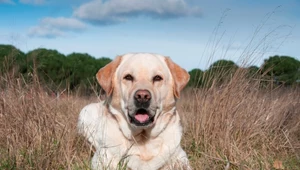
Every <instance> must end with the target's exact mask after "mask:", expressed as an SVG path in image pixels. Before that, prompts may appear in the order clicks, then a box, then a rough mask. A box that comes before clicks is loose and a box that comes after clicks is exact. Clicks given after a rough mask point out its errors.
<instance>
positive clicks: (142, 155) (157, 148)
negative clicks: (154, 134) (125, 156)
mask: <svg viewBox="0 0 300 170" xmlns="http://www.w3.org/2000/svg"><path fill="white" fill-rule="evenodd" d="M162 146H163V140H162V139H160V138H157V139H152V140H151V139H150V140H149V141H146V142H142V143H134V144H133V145H132V147H131V149H130V152H129V153H130V154H131V155H135V156H137V157H138V158H139V159H140V160H142V161H150V160H151V159H153V158H154V157H156V156H159V154H161V149H162Z"/></svg>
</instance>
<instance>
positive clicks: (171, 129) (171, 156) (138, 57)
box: [78, 53, 191, 170]
mask: <svg viewBox="0 0 300 170" xmlns="http://www.w3.org/2000/svg"><path fill="white" fill-rule="evenodd" d="M96 76H97V80H98V82H99V83H100V85H101V87H102V88H103V89H104V90H105V92H106V95H107V99H106V100H105V101H102V102H100V103H93V104H90V105H87V106H85V107H84V108H83V109H82V111H81V112H80V115H79V121H78V129H79V132H80V133H81V134H83V136H85V137H86V138H87V140H88V141H89V142H90V143H91V144H92V145H93V146H94V147H95V148H96V152H95V154H94V156H93V158H92V168H93V169H98V170H100V169H128V170H157V169H191V168H190V165H189V163H188V159H187V155H186V153H185V152H184V151H183V149H182V148H181V146H180V140H181V136H182V127H181V124H180V118H179V115H178V113H177V110H176V100H177V99H178V98H179V96H180V91H181V90H182V89H183V88H184V87H185V85H186V84H187V82H188V80H189V74H188V73H187V72H186V71H185V70H184V69H182V68H181V67H179V66H178V65H177V64H175V63H174V62H173V61H171V59H170V58H168V57H164V56H161V55H158V54H148V53H136V54H126V55H123V56H118V57H116V59H115V60H113V61H112V62H111V63H109V64H108V65H106V66H105V67H103V68H101V69H100V70H99V71H98V73H97V75H96Z"/></svg>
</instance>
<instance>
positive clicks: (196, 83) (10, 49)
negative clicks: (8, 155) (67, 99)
mask: <svg viewBox="0 0 300 170" xmlns="http://www.w3.org/2000/svg"><path fill="white" fill-rule="evenodd" d="M109 62H111V59H109V58H97V59H96V58H94V57H93V56H91V55H89V54H86V53H72V54H69V55H67V56H65V55H64V54H61V53H59V52H58V51H56V50H49V49H43V48H40V49H35V50H33V51H30V52H28V53H27V54H24V53H23V52H22V51H20V50H19V49H17V48H15V47H14V46H12V45H0V74H2V73H10V74H9V75H10V76H17V75H18V74H19V73H20V74H22V76H23V77H24V78H25V80H31V79H32V80H35V79H36V78H37V79H38V82H39V83H42V85H43V87H46V89H48V90H50V91H52V92H58V91H62V90H65V89H70V90H76V91H77V92H80V93H81V94H84V95H89V94H90V93H93V92H94V91H95V90H98V89H99V88H100V86H99V85H98V83H97V81H96V78H95V75H96V73H97V71H98V70H99V69H100V68H102V67H104V66H105V65H106V64H108V63H109ZM238 68H239V67H238V66H237V65H236V64H235V63H234V62H233V61H230V60H218V61H216V62H214V63H213V64H211V65H210V67H209V68H208V69H207V70H205V71H202V70H200V69H193V70H191V71H190V72H189V74H190V81H189V83H188V86H189V87H197V88H199V87H211V86H212V85H213V84H214V85H217V86H219V85H222V84H224V83H228V82H229V81H230V80H231V78H232V77H233V76H234V74H235V73H236V71H237V69H238ZM242 69H245V70H246V71H247V74H246V77H247V78H249V79H253V78H255V79H256V78H259V77H260V76H261V75H263V76H264V80H267V81H274V83H275V84H285V85H291V84H297V83H298V84H300V61H298V60H297V59H295V58H292V57H289V56H273V57H270V58H268V59H266V60H265V61H264V64H263V65H262V66H261V68H259V67H257V66H250V67H248V68H242Z"/></svg>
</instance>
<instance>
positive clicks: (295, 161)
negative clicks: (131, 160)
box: [0, 69, 300, 170]
mask: <svg viewBox="0 0 300 170" xmlns="http://www.w3.org/2000/svg"><path fill="white" fill-rule="evenodd" d="M245 77H246V76H245V73H244V72H243V70H240V69H238V70H237V71H236V72H235V73H234V75H233V76H232V79H231V80H230V81H229V82H228V83H226V84H223V85H222V86H214V85H212V86H211V87H210V88H202V89H191V88H190V89H185V90H184V91H183V93H182V97H181V99H180V100H179V102H178V104H177V107H178V110H179V111H180V114H181V119H182V124H183V127H184V135H183V138H182V146H183V148H184V150H185V151H186V152H187V153H188V156H189V160H190V162H191V164H192V167H193V168H194V169H197V170H198V169H199V170H201V169H203V170H205V169H207V170H210V169H225V170H228V169H291V170H294V169H295V170H296V169H300V90H299V89H297V88H285V87H277V88H271V86H270V88H268V87H265V88H260V84H261V81H260V80H259V79H256V80H252V79H249V78H245ZM0 82H1V86H0V95H1V97H0V169H89V168H90V160H91V157H92V155H93V152H94V150H93V148H92V147H90V145H89V144H88V143H87V141H85V140H84V139H83V137H81V136H79V135H78V134H77V130H76V124H77V119H78V114H79V111H80V110H81V108H82V107H83V106H85V105H87V104H88V103H91V102H97V101H99V100H100V99H99V98H98V97H97V96H96V95H94V96H91V97H89V98H87V97H80V96H76V95H73V94H71V93H70V94H68V93H67V92H66V95H65V96H64V97H60V98H57V97H54V96H51V95H48V94H47V93H45V90H44V87H42V85H40V83H39V81H38V78H33V79H32V81H31V82H26V81H25V80H24V79H22V78H21V77H20V78H12V76H10V74H2V76H1V78H0Z"/></svg>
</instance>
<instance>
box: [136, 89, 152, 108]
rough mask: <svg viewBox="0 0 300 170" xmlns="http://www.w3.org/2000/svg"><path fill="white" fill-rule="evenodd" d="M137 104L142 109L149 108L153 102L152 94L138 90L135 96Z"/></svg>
mask: <svg viewBox="0 0 300 170" xmlns="http://www.w3.org/2000/svg"><path fill="white" fill-rule="evenodd" d="M134 99H135V101H136V104H137V105H138V106H139V105H140V106H142V107H148V106H149V104H150V100H151V93H150V92H149V91H148V90H138V91H136V92H135V94H134Z"/></svg>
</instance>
